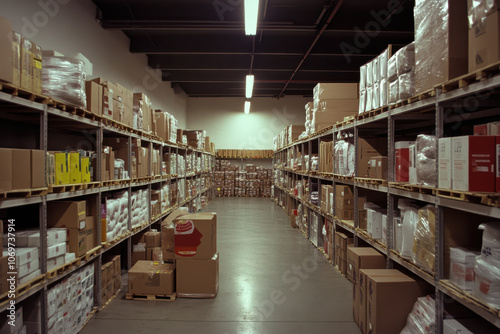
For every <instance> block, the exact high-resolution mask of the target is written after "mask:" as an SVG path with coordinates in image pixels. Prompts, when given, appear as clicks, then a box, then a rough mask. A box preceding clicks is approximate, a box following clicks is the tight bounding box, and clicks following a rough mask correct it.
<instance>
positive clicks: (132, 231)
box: [130, 222, 149, 234]
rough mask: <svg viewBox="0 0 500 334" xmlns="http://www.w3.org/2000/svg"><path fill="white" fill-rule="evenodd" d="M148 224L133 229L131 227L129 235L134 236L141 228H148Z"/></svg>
mask: <svg viewBox="0 0 500 334" xmlns="http://www.w3.org/2000/svg"><path fill="white" fill-rule="evenodd" d="M148 225H149V223H148V222H144V223H142V224H140V225H137V226H135V227H132V230H131V231H130V233H131V234H136V233H137V232H139V231H140V230H142V229H143V228H145V227H146V226H148Z"/></svg>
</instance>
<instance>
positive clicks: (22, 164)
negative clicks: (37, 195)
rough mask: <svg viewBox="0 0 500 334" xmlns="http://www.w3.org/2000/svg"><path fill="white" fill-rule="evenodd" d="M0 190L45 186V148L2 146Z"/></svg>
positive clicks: (0, 149) (0, 152)
mask: <svg viewBox="0 0 500 334" xmlns="http://www.w3.org/2000/svg"><path fill="white" fill-rule="evenodd" d="M0 161H2V163H1V165H0V192H7V191H11V190H17V189H35V188H43V187H45V153H44V151H43V150H21V149H10V148H0Z"/></svg>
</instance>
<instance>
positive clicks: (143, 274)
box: [128, 261, 175, 295]
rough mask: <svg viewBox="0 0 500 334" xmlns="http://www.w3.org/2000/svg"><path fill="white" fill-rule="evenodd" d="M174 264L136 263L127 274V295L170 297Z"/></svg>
mask: <svg viewBox="0 0 500 334" xmlns="http://www.w3.org/2000/svg"><path fill="white" fill-rule="evenodd" d="M174 271H175V265H174V264H164V263H155V262H151V261H138V262H137V263H136V264H135V265H134V266H133V267H132V269H130V270H129V272H128V286H129V293H133V294H147V295H170V294H172V293H173V292H174Z"/></svg>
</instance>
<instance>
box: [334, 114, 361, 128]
mask: <svg viewBox="0 0 500 334" xmlns="http://www.w3.org/2000/svg"><path fill="white" fill-rule="evenodd" d="M355 119H356V117H355V116H349V118H348V119H344V120H343V121H341V122H337V123H336V124H335V127H336V128H340V127H343V126H346V125H349V124H354V120H355Z"/></svg>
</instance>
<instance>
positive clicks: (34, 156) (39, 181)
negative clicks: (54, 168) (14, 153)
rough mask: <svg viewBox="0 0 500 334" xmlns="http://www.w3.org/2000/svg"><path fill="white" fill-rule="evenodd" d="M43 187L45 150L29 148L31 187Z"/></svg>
mask: <svg viewBox="0 0 500 334" xmlns="http://www.w3.org/2000/svg"><path fill="white" fill-rule="evenodd" d="M43 187H45V152H44V151H42V150H31V188H43Z"/></svg>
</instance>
